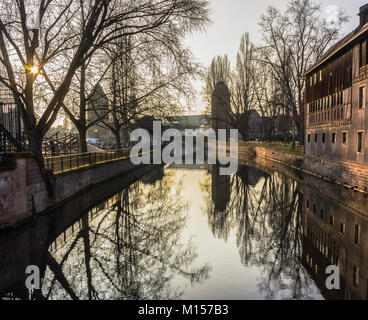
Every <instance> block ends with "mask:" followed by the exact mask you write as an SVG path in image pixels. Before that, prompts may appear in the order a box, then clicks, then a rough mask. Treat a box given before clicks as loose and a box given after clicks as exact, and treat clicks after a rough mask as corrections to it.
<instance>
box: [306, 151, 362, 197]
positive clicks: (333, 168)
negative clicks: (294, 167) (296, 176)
mask: <svg viewBox="0 0 368 320" xmlns="http://www.w3.org/2000/svg"><path fill="white" fill-rule="evenodd" d="M303 168H304V170H305V171H306V172H311V173H314V174H318V175H319V176H322V177H325V178H326V179H328V180H329V181H331V182H335V183H338V184H341V185H344V186H346V187H348V188H351V189H354V190H356V191H362V192H365V193H368V166H367V165H362V164H355V163H352V162H340V161H333V160H324V159H321V158H317V157H312V156H305V158H304V165H303Z"/></svg>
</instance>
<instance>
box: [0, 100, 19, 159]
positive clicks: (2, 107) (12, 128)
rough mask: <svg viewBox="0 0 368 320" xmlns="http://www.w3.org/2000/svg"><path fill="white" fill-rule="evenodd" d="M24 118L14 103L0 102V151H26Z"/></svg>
mask: <svg viewBox="0 0 368 320" xmlns="http://www.w3.org/2000/svg"><path fill="white" fill-rule="evenodd" d="M24 145H25V139H24V135H23V134H22V120H21V116H20V113H19V110H18V107H17V105H16V104H14V103H2V102H0V152H4V153H7V152H20V151H24V150H23V149H24Z"/></svg>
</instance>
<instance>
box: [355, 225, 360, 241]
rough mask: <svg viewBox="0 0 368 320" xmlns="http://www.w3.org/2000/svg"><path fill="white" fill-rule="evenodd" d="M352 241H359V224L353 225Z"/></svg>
mask: <svg viewBox="0 0 368 320" xmlns="http://www.w3.org/2000/svg"><path fill="white" fill-rule="evenodd" d="M354 242H355V244H359V242H360V226H359V225H357V224H356V225H355V234H354Z"/></svg>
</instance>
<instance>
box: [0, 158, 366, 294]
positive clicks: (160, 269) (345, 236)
mask: <svg viewBox="0 0 368 320" xmlns="http://www.w3.org/2000/svg"><path fill="white" fill-rule="evenodd" d="M263 162H264V163H262V164H260V163H244V164H242V165H241V166H240V167H239V171H238V173H237V174H236V175H233V176H220V175H219V167H217V166H209V165H205V166H176V167H166V168H163V167H160V168H156V169H155V170H153V171H152V172H150V173H149V174H147V175H145V176H144V177H143V178H141V179H140V180H138V181H135V182H133V183H132V184H131V185H129V186H127V187H125V188H123V189H121V190H120V191H118V192H115V194H114V195H113V196H109V197H108V199H104V200H103V201H100V203H98V204H94V205H93V207H92V208H89V209H88V210H86V211H85V212H79V210H81V209H80V208H79V207H78V205H75V206H74V207H73V206H72V207H69V208H68V212H65V210H64V213H63V212H58V214H57V216H58V219H61V220H60V222H58V226H60V225H62V224H63V223H64V225H65V227H64V228H63V229H62V230H59V229H58V227H56V225H55V222H53V221H55V220H52V219H50V218H47V217H45V218H43V219H44V220H42V219H41V220H40V221H35V222H33V223H32V226H28V227H24V228H23V231H19V232H18V233H15V234H13V235H10V236H9V235H7V236H6V237H5V235H4V236H3V237H2V238H0V272H1V273H0V294H1V295H2V297H3V298H6V299H16V298H21V299H27V298H29V295H28V292H27V291H26V290H25V288H23V286H24V278H25V276H24V271H23V270H24V269H23V268H24V266H26V265H27V264H29V263H33V264H36V265H39V267H40V269H41V277H42V280H41V290H36V291H35V293H33V296H32V297H33V298H38V299H114V300H121V299H124V300H125V299H130V300H132V299H133V300H136V299H209V300H211V299H215V300H216V299H242V300H243V299H304V300H305V299H313V300H315V299H317V300H322V299H367V294H368V288H367V286H368V275H367V273H366V271H365V270H366V268H364V267H365V266H366V262H367V259H368V256H367V254H368V252H367V250H366V248H367V246H366V244H365V243H367V241H365V240H366V238H365V237H366V236H365V233H364V231H367V230H366V228H367V227H368V225H367V218H366V216H365V215H364V208H367V207H366V205H367V204H366V202H365V201H366V200H365V199H364V197H362V196H361V195H359V194H355V193H351V194H349V192H350V191H349V190H346V189H343V190H342V189H339V188H338V187H337V186H334V185H331V184H327V183H326V182H324V181H322V180H319V179H316V178H313V177H310V176H308V177H305V176H303V175H301V174H300V173H297V172H293V171H292V170H289V169H286V168H282V167H280V168H276V167H275V164H272V163H267V162H265V161H263ZM318 188H320V189H321V190H322V191H321V190H318ZM323 193H325V194H323ZM345 196H346V197H347V199H350V200H349V203H347V202H346V201H344V200H343V199H344V197H345ZM334 197H335V199H334ZM79 203H80V202H79ZM64 215H65V217H64ZM331 217H332V218H331ZM342 226H343V227H342ZM356 226H359V230H358V232H359V234H358V239H356V237H357V235H356V234H355V231H356V230H355V229H356ZM35 234H36V235H35ZM5 239H6V240H5ZM364 241H365V242H364ZM29 242H32V243H33V244H34V245H32V243H31V244H29ZM4 250H5V251H4ZM1 258H2V259H1ZM23 260H24V261H23ZM332 264H336V265H338V266H339V268H340V272H341V284H340V285H341V289H340V290H332V291H330V290H327V288H326V287H325V280H326V277H327V275H326V272H325V271H326V268H327V267H328V266H329V265H332ZM9 266H10V267H11V269H10V267H9ZM7 268H9V269H7Z"/></svg>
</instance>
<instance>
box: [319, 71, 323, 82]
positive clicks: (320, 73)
mask: <svg viewBox="0 0 368 320" xmlns="http://www.w3.org/2000/svg"><path fill="white" fill-rule="evenodd" d="M321 81H322V70H321V71H320V72H319V82H321Z"/></svg>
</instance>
